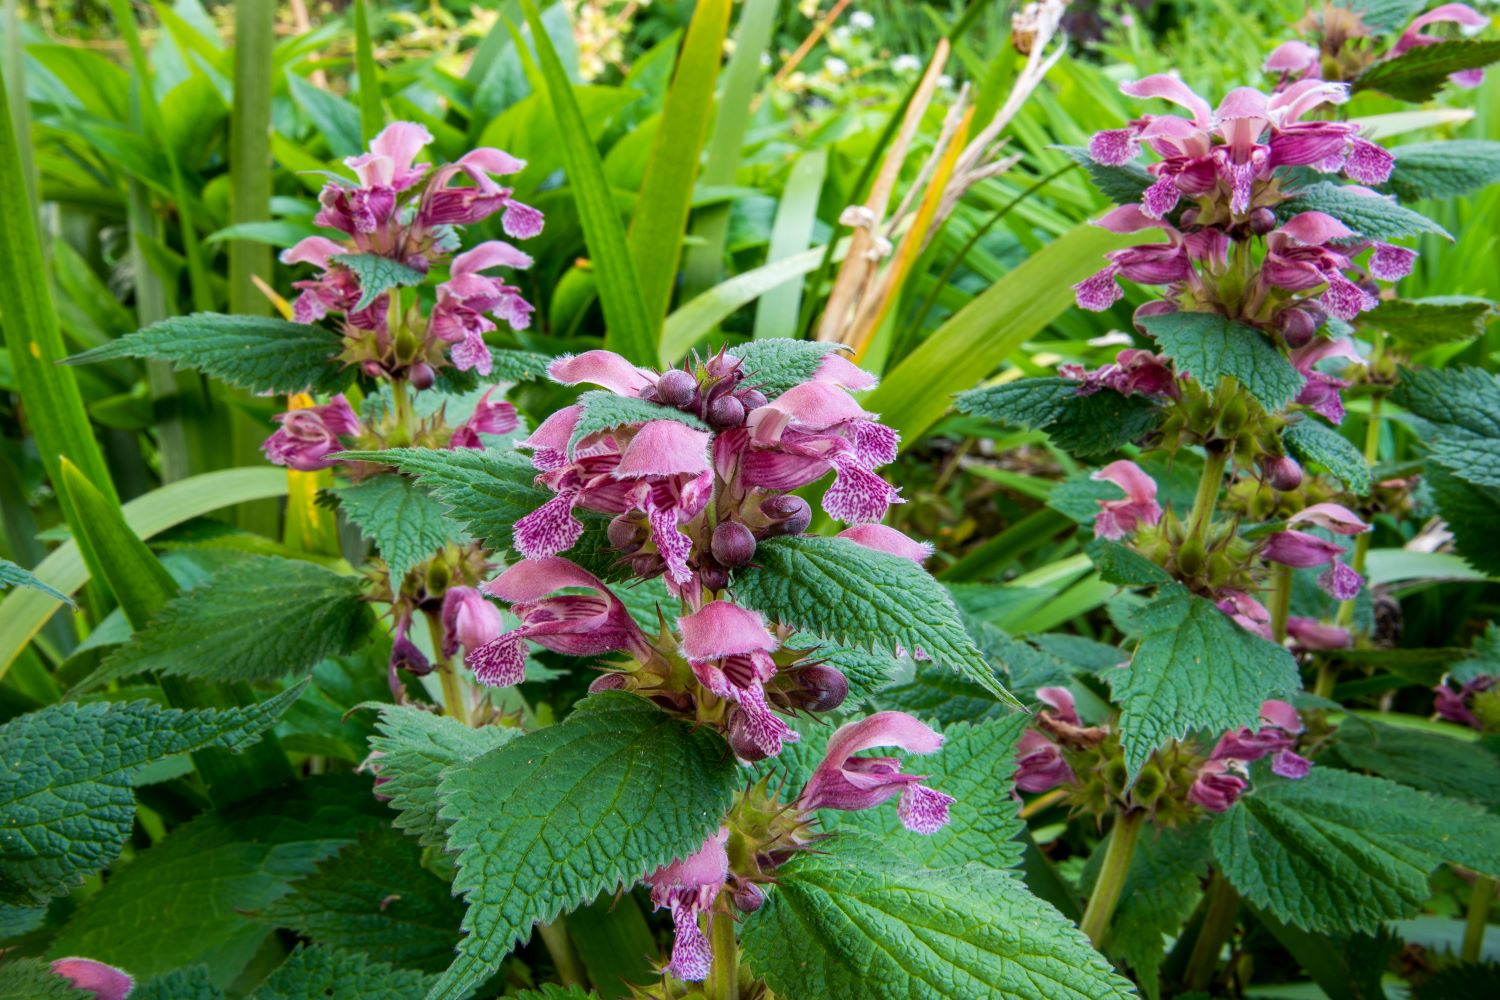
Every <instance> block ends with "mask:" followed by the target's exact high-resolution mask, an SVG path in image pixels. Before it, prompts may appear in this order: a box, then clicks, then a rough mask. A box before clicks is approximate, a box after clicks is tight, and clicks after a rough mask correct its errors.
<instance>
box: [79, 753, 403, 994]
mask: <svg viewBox="0 0 1500 1000" xmlns="http://www.w3.org/2000/svg"><path fill="white" fill-rule="evenodd" d="M387 815H388V813H387V812H386V809H385V807H384V806H383V805H382V804H381V803H380V802H379V801H377V800H376V799H375V797H374V796H373V795H372V794H371V793H370V782H369V781H368V780H367V779H363V778H358V777H350V776H338V777H314V778H306V779H303V780H301V781H298V782H295V783H294V784H291V785H288V786H285V787H282V788H278V789H275V790H274V791H271V792H268V793H266V794H264V795H261V796H257V797H256V798H253V799H247V800H245V801H244V802H240V803H236V804H235V805H233V806H231V807H230V808H228V809H225V810H222V811H219V812H212V813H205V814H203V815H202V816H199V817H198V818H197V819H194V820H192V821H190V822H188V823H185V824H184V825H182V826H180V827H178V828H177V829H175V830H173V831H172V832H171V834H170V835H168V836H167V838H166V839H165V840H163V841H161V843H159V844H157V845H156V846H154V847H151V848H149V849H148V850H145V851H142V852H141V853H140V854H139V855H138V856H137V857H136V859H135V860H134V861H132V862H131V863H130V864H128V865H124V866H122V867H121V868H120V869H119V870H118V871H116V872H115V873H114V874H113V875H112V876H111V878H110V880H109V882H107V883H106V884H105V886H104V889H103V890H102V891H101V892H99V893H98V894H97V895H94V896H92V897H90V898H89V899H88V900H87V901H86V902H84V903H83V904H82V905H81V906H80V907H79V908H78V910H77V912H76V913H75V914H74V916H73V918H72V920H70V921H69V923H68V925H67V927H65V928H64V929H63V932H62V934H61V935H59V937H58V938H57V940H56V941H55V942H54V944H53V949H54V951H53V953H54V954H58V955H88V956H90V957H91V958H97V959H99V960H100V961H104V962H109V963H111V964H114V965H119V966H121V967H124V968H128V969H129V970H130V971H131V972H132V973H133V974H134V975H136V976H138V977H143V978H147V977H151V976H156V975H161V974H163V973H166V972H168V971H170V970H172V969H176V968H179V967H181V966H184V965H192V964H197V963H203V964H205V965H207V966H208V967H209V970H210V972H211V978H212V980H213V982H214V984H215V985H216V986H227V985H228V984H229V983H230V982H232V981H233V980H234V978H235V977H236V976H238V975H239V973H240V971H241V970H242V969H243V968H244V967H245V965H246V963H247V962H249V961H250V959H251V957H253V956H254V954H255V952H256V950H257V949H258V948H259V947H260V945H261V942H262V941H264V940H265V938H266V935H268V934H270V933H271V930H270V928H269V927H267V926H266V925H264V924H261V923H257V922H256V921H254V920H252V919H251V918H250V917H248V916H245V915H244V914H245V913H246V912H249V911H253V910H258V909H260V908H261V907H264V906H267V905H269V904H270V903H271V902H272V901H273V900H274V899H276V898H277V897H278V896H280V895H281V894H282V893H284V892H286V890H287V883H289V882H290V881H291V880H293V879H295V878H297V877H298V876H301V875H306V874H308V873H310V872H311V871H313V869H314V867H315V866H316V865H317V863H318V862H319V861H321V860H323V859H324V858H326V857H328V856H329V855H331V854H333V853H334V852H336V851H338V850H339V849H340V848H343V847H347V846H348V845H349V844H351V843H353V842H354V838H355V837H356V836H357V835H358V834H359V833H361V832H368V831H370V830H374V829H377V828H379V827H382V826H384V825H385V823H386V817H387Z"/></svg>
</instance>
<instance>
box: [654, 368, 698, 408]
mask: <svg viewBox="0 0 1500 1000" xmlns="http://www.w3.org/2000/svg"><path fill="white" fill-rule="evenodd" d="M697 392H698V380H697V379H695V378H693V376H692V375H690V374H689V373H687V372H685V371H683V370H682V369H681V368H673V369H672V370H671V371H669V372H666V373H665V374H663V375H662V377H661V378H659V379H657V380H656V398H657V399H659V400H661V401H662V402H663V403H666V404H667V405H668V406H677V407H682V406H687V405H688V404H689V403H691V402H692V401H693V396H694V395H696V394H697Z"/></svg>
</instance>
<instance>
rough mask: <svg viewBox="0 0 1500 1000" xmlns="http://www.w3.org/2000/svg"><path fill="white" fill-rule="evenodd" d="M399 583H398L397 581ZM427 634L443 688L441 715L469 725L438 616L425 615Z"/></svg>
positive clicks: (461, 690) (467, 712) (466, 710)
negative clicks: (430, 638)
mask: <svg viewBox="0 0 1500 1000" xmlns="http://www.w3.org/2000/svg"><path fill="white" fill-rule="evenodd" d="M397 582H399V581H397ZM426 617H427V634H428V635H430V636H432V655H433V656H434V657H435V658H436V659H437V670H438V681H439V683H441V684H442V686H443V714H445V715H447V716H448V717H449V718H450V719H457V720H458V721H459V722H461V723H463V724H464V725H466V726H467V725H468V724H469V709H468V705H467V703H466V702H465V700H464V691H463V685H462V684H461V683H460V682H459V677H458V671H457V670H456V669H454V667H453V663H452V660H451V659H450V658H449V657H446V656H444V655H443V625H442V622H441V621H440V620H439V618H438V616H437V615H435V614H432V613H430V612H429V613H427V615H426Z"/></svg>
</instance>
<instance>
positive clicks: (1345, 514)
mask: <svg viewBox="0 0 1500 1000" xmlns="http://www.w3.org/2000/svg"><path fill="white" fill-rule="evenodd" d="M1287 523H1288V524H1289V525H1292V524H1310V525H1313V526H1315V527H1319V528H1323V529H1324V530H1326V531H1331V532H1333V533H1334V534H1338V535H1357V534H1360V533H1361V532H1364V531H1369V530H1370V526H1369V525H1367V524H1365V523H1364V522H1363V521H1361V520H1360V519H1359V517H1358V516H1356V515H1355V513H1354V512H1353V511H1351V510H1349V509H1348V508H1347V507H1341V506H1339V505H1338V504H1334V503H1320V504H1314V505H1313V506H1311V507H1308V508H1307V509H1306V510H1303V511H1300V512H1298V513H1297V514H1294V515H1292V517H1291V518H1290V519H1289V520H1288V521H1287ZM1343 552H1344V548H1343V546H1341V545H1336V544H1334V543H1333V542H1329V541H1325V540H1324V539H1322V538H1319V537H1318V536H1317V535H1311V534H1308V533H1307V532H1305V531H1298V530H1296V529H1295V528H1289V529H1287V530H1285V531H1278V532H1276V533H1275V534H1273V535H1271V536H1270V538H1269V539H1268V540H1267V541H1266V543H1265V545H1264V547H1262V549H1261V552H1260V555H1261V558H1262V559H1265V560H1267V561H1269V562H1275V563H1280V564H1281V565H1283V566H1293V567H1296V568H1298V569H1307V568H1310V567H1313V566H1323V565H1325V564H1326V565H1328V569H1327V570H1326V571H1325V572H1324V573H1323V574H1322V575H1320V576H1319V577H1318V585H1319V586H1320V587H1322V588H1323V589H1324V590H1325V591H1327V592H1328V593H1329V594H1331V595H1332V596H1333V597H1335V598H1337V599H1338V600H1341V601H1347V600H1351V599H1352V598H1353V597H1354V596H1355V595H1356V594H1358V593H1359V588H1360V587H1361V586H1362V585H1363V584H1364V578H1363V577H1361V576H1360V575H1359V574H1358V573H1357V572H1355V571H1354V570H1353V569H1352V568H1350V567H1349V566H1346V565H1345V564H1343V563H1341V562H1338V561H1337V557H1338V556H1340V555H1342V554H1343Z"/></svg>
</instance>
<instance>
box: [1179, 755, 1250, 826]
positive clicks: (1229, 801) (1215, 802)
mask: <svg viewBox="0 0 1500 1000" xmlns="http://www.w3.org/2000/svg"><path fill="white" fill-rule="evenodd" d="M1230 766H1231V765H1230V764H1229V763H1226V762H1224V761H1218V760H1210V761H1206V762H1205V763H1204V764H1203V766H1202V767H1200V768H1198V775H1197V777H1195V778H1194V779H1193V787H1192V788H1190V789H1188V801H1189V802H1191V803H1193V804H1194V805H1196V806H1200V807H1202V808H1204V809H1207V810H1208V811H1209V812H1215V813H1221V812H1228V811H1229V807H1230V806H1232V805H1234V804H1235V803H1236V802H1238V801H1239V798H1240V794H1241V793H1242V792H1244V790H1245V789H1246V788H1248V787H1249V783H1248V782H1247V781H1245V779H1244V778H1241V777H1240V776H1239V775H1237V774H1232V773H1230Z"/></svg>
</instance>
